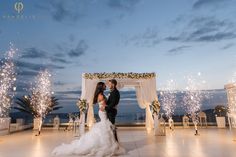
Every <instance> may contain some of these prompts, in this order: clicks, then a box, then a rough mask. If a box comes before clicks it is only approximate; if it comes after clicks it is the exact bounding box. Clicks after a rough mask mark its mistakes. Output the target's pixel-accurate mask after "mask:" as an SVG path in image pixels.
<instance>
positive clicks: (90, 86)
mask: <svg viewBox="0 0 236 157" xmlns="http://www.w3.org/2000/svg"><path fill="white" fill-rule="evenodd" d="M107 80H109V79H107ZM99 81H106V80H99V79H92V80H91V79H85V78H84V74H83V76H82V95H81V99H86V100H87V102H88V103H89V108H88V113H87V125H88V126H89V127H90V126H92V125H93V123H94V111H93V96H94V92H95V88H96V85H97V83H98V82H99ZM117 82H118V86H117V87H118V89H121V88H123V87H125V86H128V87H135V89H136V96H137V101H138V104H139V107H140V108H142V109H145V110H146V128H147V129H148V130H150V129H152V128H153V125H154V121H153V118H152V113H151V110H150V106H149V105H150V104H151V103H152V101H154V100H157V94H156V79H155V78H151V79H139V80H137V79H117Z"/></svg>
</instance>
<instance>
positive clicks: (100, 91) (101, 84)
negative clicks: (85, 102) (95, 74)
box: [93, 82, 105, 104]
mask: <svg viewBox="0 0 236 157" xmlns="http://www.w3.org/2000/svg"><path fill="white" fill-rule="evenodd" d="M104 87H105V83H104V82H98V83H97V87H96V90H95V92H94V97H93V104H96V103H97V102H98V95H99V94H103V91H104Z"/></svg>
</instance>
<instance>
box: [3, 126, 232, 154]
mask: <svg viewBox="0 0 236 157" xmlns="http://www.w3.org/2000/svg"><path fill="white" fill-rule="evenodd" d="M118 134H119V138H120V141H121V144H122V145H123V146H124V147H125V148H126V150H127V154H126V155H125V156H134V157H144V156H145V157H159V156H160V157H235V156H236V155H235V154H236V142H235V141H234V140H233V139H235V134H234V135H233V134H232V132H231V131H229V130H228V129H216V128H214V129H213V128H210V129H201V130H200V136H194V130H193V129H176V130H174V131H169V130H168V131H167V135H166V136H154V135H153V134H152V133H147V132H146V131H145V129H144V128H132V127H126V128H119V129H118ZM34 135H35V132H33V131H24V132H19V133H15V134H11V135H6V136H0V157H50V156H51V151H52V150H53V148H54V147H55V146H57V145H59V144H60V143H69V142H70V141H71V140H73V139H74V138H76V137H75V136H74V134H73V133H72V132H64V131H53V130H49V129H48V130H46V129H44V130H43V131H42V134H41V136H39V137H36V136H34Z"/></svg>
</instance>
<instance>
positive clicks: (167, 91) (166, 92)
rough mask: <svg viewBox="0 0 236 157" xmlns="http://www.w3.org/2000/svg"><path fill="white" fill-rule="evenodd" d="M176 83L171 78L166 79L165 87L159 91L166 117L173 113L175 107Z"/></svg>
mask: <svg viewBox="0 0 236 157" xmlns="http://www.w3.org/2000/svg"><path fill="white" fill-rule="evenodd" d="M175 91H176V83H175V81H174V80H173V79H171V80H168V81H167V85H166V87H164V88H163V89H162V92H161V93H160V96H161V97H160V100H161V102H162V103H163V105H162V106H163V110H164V111H165V114H166V116H167V117H168V118H170V117H171V116H172V115H173V114H174V110H175V107H176V92H175Z"/></svg>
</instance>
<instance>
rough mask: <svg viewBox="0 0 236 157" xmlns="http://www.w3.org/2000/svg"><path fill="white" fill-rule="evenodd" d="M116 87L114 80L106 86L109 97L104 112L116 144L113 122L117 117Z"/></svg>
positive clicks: (118, 94) (118, 99)
mask: <svg viewBox="0 0 236 157" xmlns="http://www.w3.org/2000/svg"><path fill="white" fill-rule="evenodd" d="M116 85H117V81H116V80H115V79H111V80H109V82H108V86H109V88H110V96H109V98H108V100H107V106H106V108H105V110H106V112H107V117H108V119H109V120H110V121H111V123H112V124H113V126H114V128H113V132H114V136H115V139H116V141H117V142H118V138H117V132H116V127H115V120H116V115H117V106H118V104H119V101H120V92H119V91H118V90H117V88H116Z"/></svg>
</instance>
